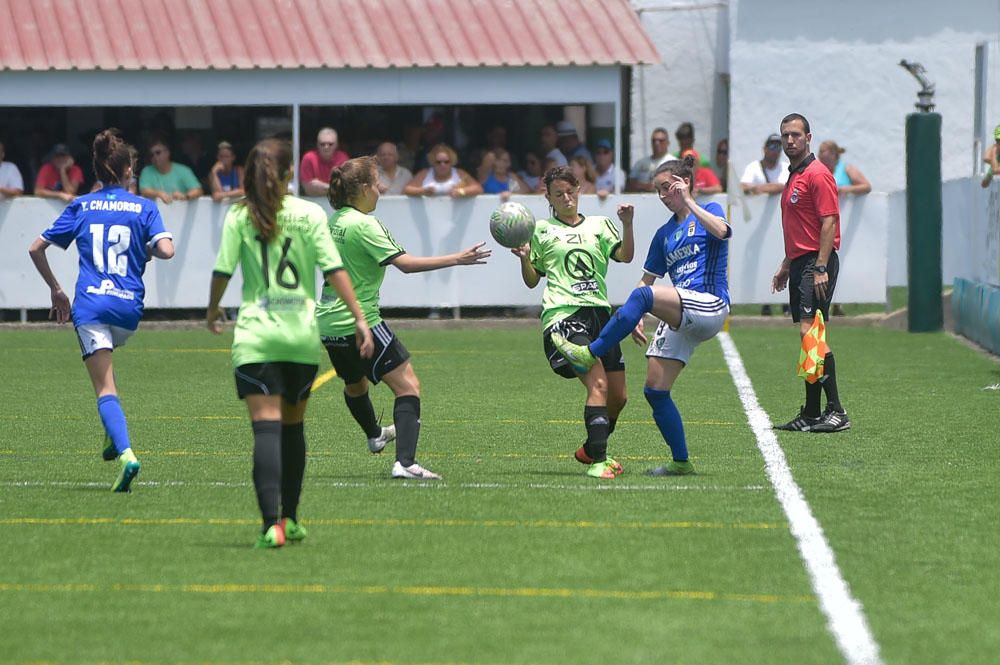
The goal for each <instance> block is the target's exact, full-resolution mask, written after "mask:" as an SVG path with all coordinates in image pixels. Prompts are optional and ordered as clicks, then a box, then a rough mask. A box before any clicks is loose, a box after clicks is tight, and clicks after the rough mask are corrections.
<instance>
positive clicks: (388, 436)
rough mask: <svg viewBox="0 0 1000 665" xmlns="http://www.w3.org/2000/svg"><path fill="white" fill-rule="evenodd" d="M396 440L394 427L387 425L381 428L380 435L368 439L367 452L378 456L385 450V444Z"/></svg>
mask: <svg viewBox="0 0 1000 665" xmlns="http://www.w3.org/2000/svg"><path fill="white" fill-rule="evenodd" d="M395 439H396V426H395V425H389V426H388V427H383V428H382V433H381V434H379V435H378V436H376V437H372V438H370V439H368V450H369V451H371V454H372V455H378V454H379V453H380V452H382V450H383V449H384V448H385V444H387V443H389V442H390V441H394V440H395Z"/></svg>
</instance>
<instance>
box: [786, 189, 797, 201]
mask: <svg viewBox="0 0 1000 665" xmlns="http://www.w3.org/2000/svg"><path fill="white" fill-rule="evenodd" d="M788 200H789V202H791V203H798V202H799V190H797V189H793V190H792V195H791V196H790V197H789V199H788Z"/></svg>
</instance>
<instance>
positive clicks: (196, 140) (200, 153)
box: [177, 132, 217, 189]
mask: <svg viewBox="0 0 1000 665" xmlns="http://www.w3.org/2000/svg"><path fill="white" fill-rule="evenodd" d="M216 161H217V160H213V159H212V158H211V157H210V156H209V154H208V151H207V150H205V144H204V143H203V142H202V140H201V134H199V133H197V132H188V133H186V134H185V135H184V137H183V138H182V139H181V147H180V155H179V156H178V158H177V162H178V163H179V164H184V165H185V166H189V167H190V168H191V171H192V172H193V173H194V177H196V178H198V182H199V183H201V187H202V189H211V187H212V183H211V181H210V179H209V174H210V172H211V170H212V167H213V166H214V164H215V163H216Z"/></svg>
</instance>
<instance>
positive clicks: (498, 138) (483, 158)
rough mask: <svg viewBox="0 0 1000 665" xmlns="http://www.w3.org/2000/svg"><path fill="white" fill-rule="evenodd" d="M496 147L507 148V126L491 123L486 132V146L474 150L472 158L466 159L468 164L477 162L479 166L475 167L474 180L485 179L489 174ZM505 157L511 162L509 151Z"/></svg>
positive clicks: (481, 180)
mask: <svg viewBox="0 0 1000 665" xmlns="http://www.w3.org/2000/svg"><path fill="white" fill-rule="evenodd" d="M497 148H501V149H503V150H506V149H507V128H506V127H504V126H503V125H493V126H492V127H490V129H489V131H488V132H486V146H485V147H484V148H482V149H480V150H476V151H474V158H473V159H471V160H469V161H468V163H469V164H479V167H478V168H477V169H476V180H478V181H479V182H483V181H484V180H486V177H487V176H489V174H490V171H491V170H492V169H493V155H492V153H493V151H494V150H495V149H497ZM507 159H508V160H509V161H510V162H511V163H512V164H513V160H512V159H510V153H509V152H508V153H507Z"/></svg>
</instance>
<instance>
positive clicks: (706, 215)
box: [670, 175, 730, 240]
mask: <svg viewBox="0 0 1000 665" xmlns="http://www.w3.org/2000/svg"><path fill="white" fill-rule="evenodd" d="M673 178H674V181H673V183H671V185H670V189H680V190H681V191H682V192H683V193H684V204H685V205H686V206H687V207H688V209H689V210H690V211H691V212H692V213H693V214H694V216H695V217H697V218H698V221H699V222H701V225H702V226H704V227H705V230H706V231H708V232H709V233H711V234H712V235H713V236H715V237H716V238H719V239H722V240H725V239H726V238H728V237H729V233H730V229H729V225H728V224H726V220H724V219H722V218H721V217H719V216H718V215H713V214H712V213H710V212H709V211H707V210H705V209H704V208H702V207H701V206H700V205H698V202H697V201H695V199H694V196H693V195H692V194H691V188H690V187H688V186H687V184H686V183H685V182H684V179H683V178H681V177H680V176H676V175H675V176H673Z"/></svg>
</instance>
